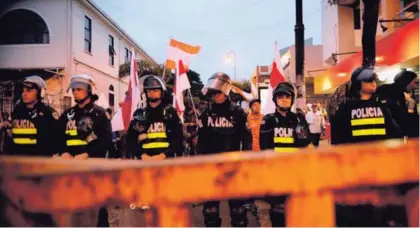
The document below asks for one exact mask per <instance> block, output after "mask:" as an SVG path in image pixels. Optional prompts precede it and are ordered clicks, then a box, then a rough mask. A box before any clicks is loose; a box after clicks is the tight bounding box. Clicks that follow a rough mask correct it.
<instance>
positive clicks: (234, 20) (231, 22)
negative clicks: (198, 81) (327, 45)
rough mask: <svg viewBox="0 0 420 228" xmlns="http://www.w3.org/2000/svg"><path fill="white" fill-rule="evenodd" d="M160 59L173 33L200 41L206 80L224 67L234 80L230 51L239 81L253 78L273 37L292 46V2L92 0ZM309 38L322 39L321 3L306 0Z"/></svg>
mask: <svg viewBox="0 0 420 228" xmlns="http://www.w3.org/2000/svg"><path fill="white" fill-rule="evenodd" d="M94 2H95V3H96V4H97V5H98V6H99V7H101V8H102V9H103V10H104V11H105V12H106V13H107V14H108V15H109V16H110V17H111V18H112V19H113V20H114V21H116V22H117V23H118V24H119V25H120V26H121V27H122V28H123V29H124V30H126V32H127V33H128V34H129V35H130V36H131V37H133V39H134V40H135V41H136V42H137V43H138V44H139V45H140V46H141V47H142V48H143V49H144V50H145V51H146V52H147V53H148V54H149V55H150V56H152V57H153V58H154V59H155V60H156V61H158V62H159V63H163V62H164V60H165V58H166V55H167V52H168V46H169V39H170V37H173V38H174V39H177V40H179V41H182V42H185V43H189V44H192V45H200V46H201V48H202V49H201V51H200V53H199V54H198V55H197V56H195V57H193V58H192V59H191V66H190V68H191V69H192V70H195V71H197V72H198V73H199V74H200V75H201V78H202V79H203V80H204V81H205V80H207V78H208V77H210V75H211V74H212V73H214V72H217V71H224V72H226V73H227V74H229V75H231V77H232V79H233V65H232V64H229V63H227V62H226V56H227V53H228V52H229V51H234V52H235V54H236V77H237V79H249V78H250V76H251V74H252V73H253V70H254V68H255V66H256V65H269V64H271V62H272V60H273V58H274V41H277V42H278V46H279V48H280V49H281V48H284V47H287V46H289V45H292V44H294V25H295V1H294V0H120V1H116V0H94ZM303 6H304V8H303V20H304V24H305V39H306V38H309V37H313V38H314V43H315V44H320V43H321V37H322V35H321V1H320V0H303Z"/></svg>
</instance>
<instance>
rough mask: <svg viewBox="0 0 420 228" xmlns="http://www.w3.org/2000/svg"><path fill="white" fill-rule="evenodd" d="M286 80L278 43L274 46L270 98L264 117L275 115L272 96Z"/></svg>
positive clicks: (269, 88)
mask: <svg viewBox="0 0 420 228" xmlns="http://www.w3.org/2000/svg"><path fill="white" fill-rule="evenodd" d="M285 81H286V79H285V77H284V73H283V67H282V65H281V58H280V51H279V49H278V47H277V42H275V44H274V59H273V64H272V67H271V73H270V84H269V85H268V96H267V98H266V99H267V100H266V102H265V105H264V107H263V109H262V113H263V114H264V115H266V114H270V113H274V111H275V109H276V106H275V104H274V102H273V97H272V96H271V94H273V90H274V88H275V87H276V86H277V85H278V84H279V83H281V82H285Z"/></svg>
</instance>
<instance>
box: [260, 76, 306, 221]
mask: <svg viewBox="0 0 420 228" xmlns="http://www.w3.org/2000/svg"><path fill="white" fill-rule="evenodd" d="M294 100H295V91H294V87H293V85H292V84H290V83H288V82H282V83H280V84H278V85H277V86H276V88H275V89H274V90H273V102H274V103H275V105H276V111H275V112H274V113H272V114H268V115H265V116H264V119H263V121H262V123H261V130H260V146H261V150H267V149H271V150H274V151H275V152H277V153H291V152H296V151H297V150H298V148H301V147H305V146H307V145H308V144H309V143H310V140H309V130H308V128H307V123H306V120H305V118H299V117H298V116H297V115H296V114H294V113H293V112H291V107H292V105H293V102H294ZM266 200H267V201H268V203H269V204H270V205H271V208H270V220H271V223H272V226H273V227H278V226H285V225H286V222H285V216H284V211H283V205H284V202H285V200H286V197H285V196H272V197H271V196H270V197H267V198H266Z"/></svg>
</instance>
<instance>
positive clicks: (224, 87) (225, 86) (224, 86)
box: [202, 78, 231, 96]
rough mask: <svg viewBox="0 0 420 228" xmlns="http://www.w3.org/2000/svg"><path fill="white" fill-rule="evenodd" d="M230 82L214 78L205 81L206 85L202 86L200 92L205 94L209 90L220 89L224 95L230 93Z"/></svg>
mask: <svg viewBox="0 0 420 228" xmlns="http://www.w3.org/2000/svg"><path fill="white" fill-rule="evenodd" d="M230 89H231V86H230V83H229V82H226V81H224V80H221V79H218V78H214V79H210V80H208V81H207V85H206V86H205V87H204V88H203V90H202V92H203V95H207V93H208V92H211V91H220V92H222V93H224V94H225V95H226V96H228V95H229V93H230Z"/></svg>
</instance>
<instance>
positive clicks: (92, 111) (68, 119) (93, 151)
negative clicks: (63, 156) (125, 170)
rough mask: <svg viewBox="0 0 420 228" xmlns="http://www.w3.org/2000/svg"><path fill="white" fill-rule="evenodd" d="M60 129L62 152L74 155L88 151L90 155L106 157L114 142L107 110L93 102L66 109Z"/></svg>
mask: <svg viewBox="0 0 420 228" xmlns="http://www.w3.org/2000/svg"><path fill="white" fill-rule="evenodd" d="M60 129H61V135H62V141H61V142H62V149H61V152H69V153H70V154H71V155H72V156H75V155H79V154H82V153H88V155H89V157H97V158H105V154H106V151H107V150H108V148H109V145H110V144H111V143H112V132H111V122H110V120H109V119H108V118H107V117H106V115H105V110H104V109H103V108H102V107H100V106H97V105H95V104H93V103H89V104H87V105H85V106H84V107H83V108H80V107H79V106H78V105H75V106H74V107H72V108H70V109H68V110H67V111H65V112H64V113H63V114H62V115H61V117H60Z"/></svg>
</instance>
